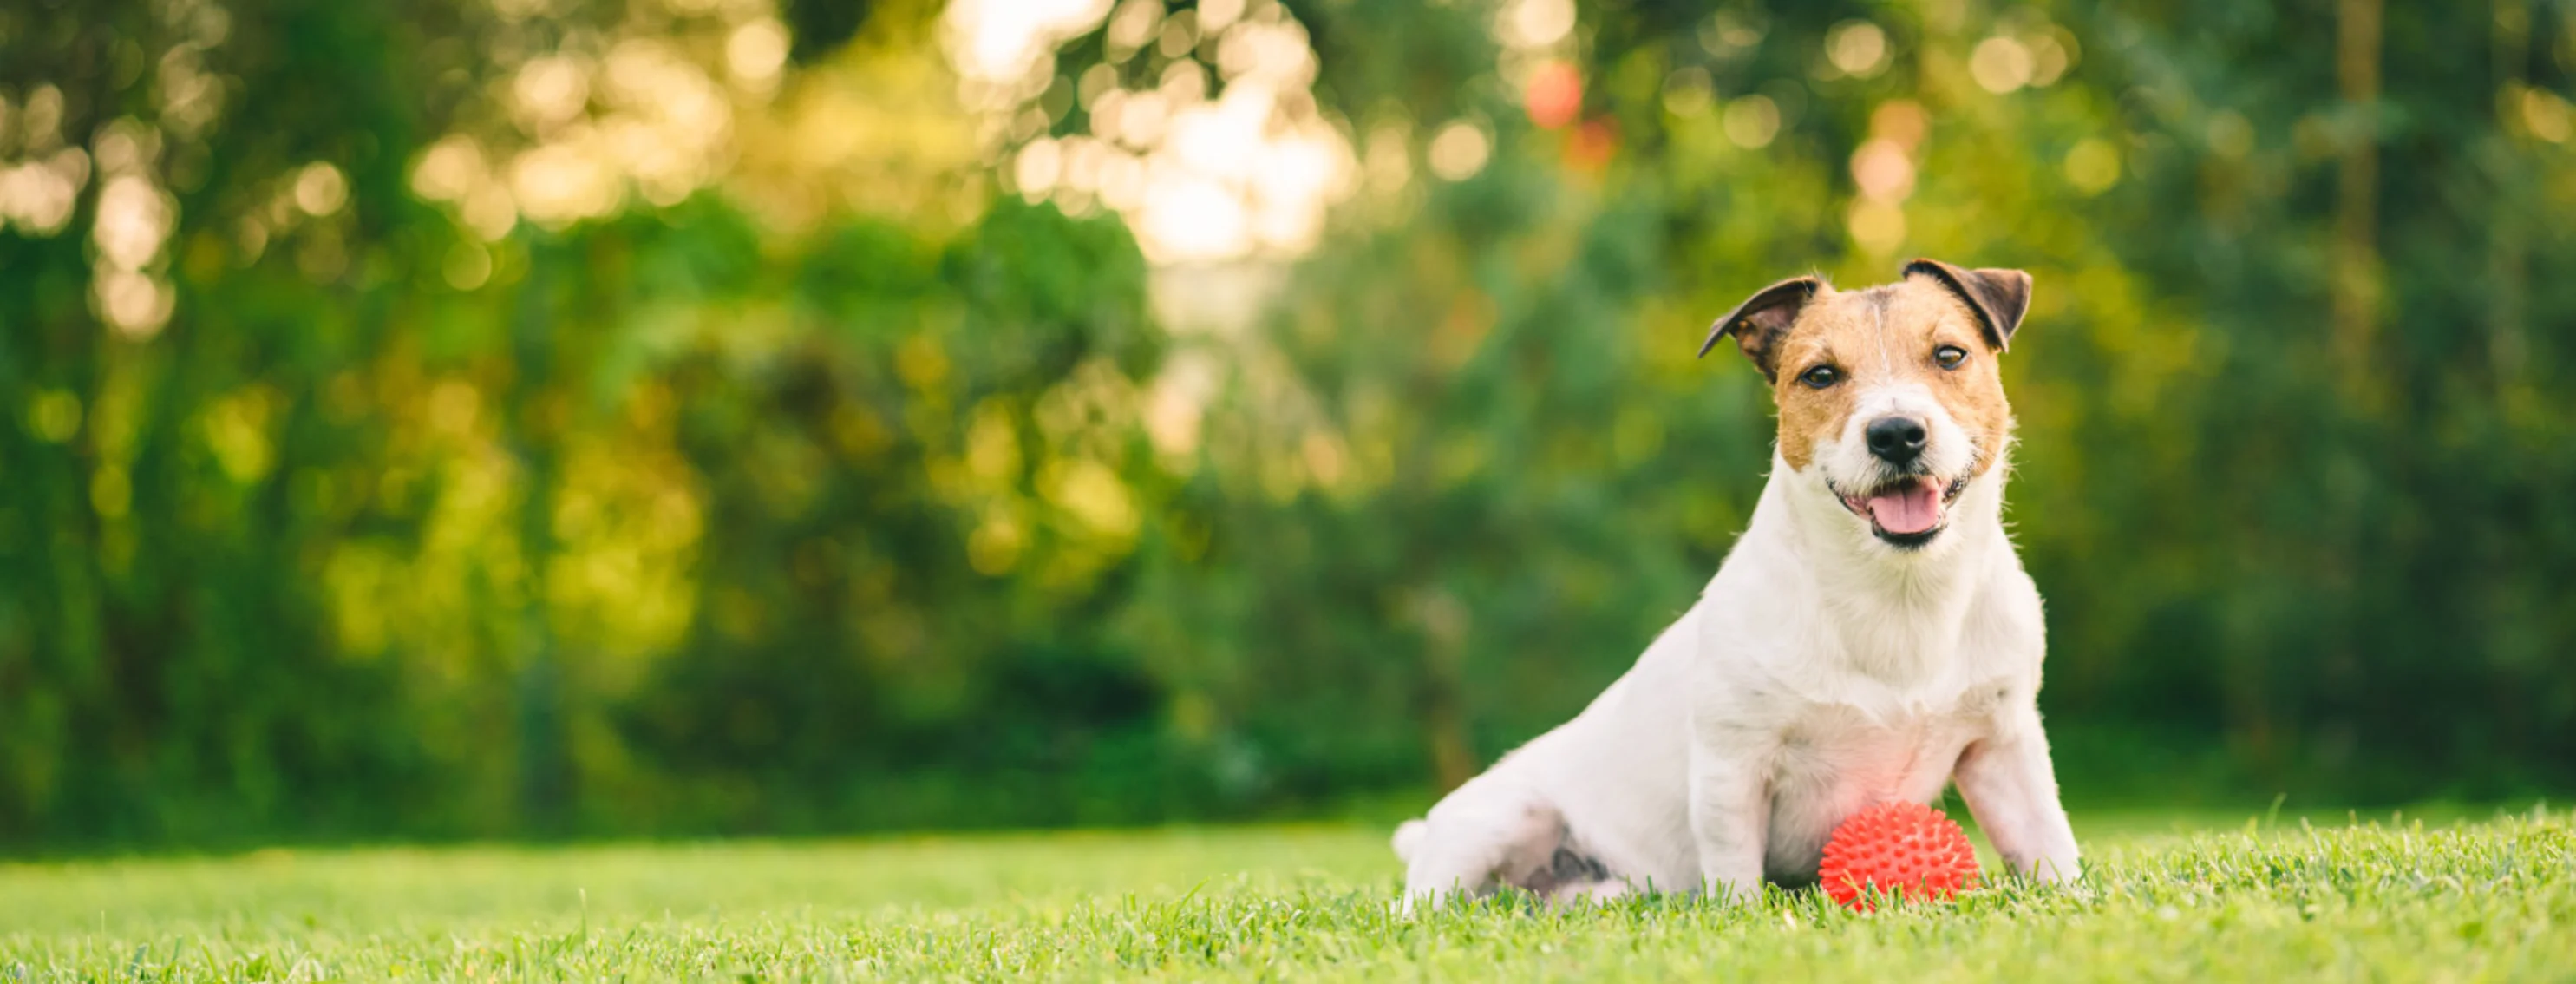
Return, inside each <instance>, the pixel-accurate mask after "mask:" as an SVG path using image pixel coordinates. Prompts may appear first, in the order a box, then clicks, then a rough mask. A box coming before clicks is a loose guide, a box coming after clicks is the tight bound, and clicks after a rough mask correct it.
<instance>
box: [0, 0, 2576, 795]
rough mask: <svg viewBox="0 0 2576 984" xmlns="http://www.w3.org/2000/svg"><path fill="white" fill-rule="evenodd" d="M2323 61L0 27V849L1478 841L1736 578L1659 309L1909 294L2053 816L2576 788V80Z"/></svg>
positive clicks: (2572, 47)
mask: <svg viewBox="0 0 2576 984" xmlns="http://www.w3.org/2000/svg"><path fill="white" fill-rule="evenodd" d="M2314 6H2315V9H2306V8H2281V9H2272V8H2263V7H2259V6H2258V7H2247V6H2244V5H2234V4H2211V3H2187V2H2186V3H2149V4H2121V5H2110V4H2092V3H2080V2H2069V3H2051V4H2041V5H2035V6H1996V5H1987V4H1978V3H1969V2H1965V0H1936V2H1929V3H1902V4H1899V3H1851V4H1840V5H1823V6H1817V5H1790V4H1780V5H1773V6H1762V5H1756V4H1734V5H1728V6H1723V7H1720V8H1717V9H1714V10H1710V9H1703V8H1701V7H1699V6H1697V5H1675V4H1655V3H1643V2H1638V3H1626V4H1619V3H1587V4H1584V5H1581V6H1580V7H1577V6H1575V5H1571V4H1568V3H1564V2H1561V0H1508V2H1503V3H1499V4H1488V3H1483V2H1463V0H1462V2H1459V3H1455V4H1447V5H1440V4H1433V5H1403V4H1395V5H1379V4H1343V3H1331V2H1307V0H1296V2H1290V3H1287V4H1286V5H1285V6H1281V5H1279V4H1276V3H1272V2H1267V0H1256V2H1251V3H1245V2H1242V0H1206V2H1202V3H1198V4H1192V5H1175V6H1173V7H1172V8H1169V9H1166V8H1165V7H1164V6H1163V5H1162V3H1161V2H1160V0H1126V2H1124V3H1121V4H1118V5H1116V6H1114V7H1112V6H1108V5H1105V4H1103V5H1087V4H1083V3H1069V4H1059V5H1037V6H1032V7H1025V8H1022V7H997V6H994V5H992V4H989V3H975V2H965V0H961V2H960V3H958V4H956V5H954V6H950V7H946V8H941V7H938V6H935V5H932V4H928V3H924V2H918V0H916V2H897V0H885V2H876V3H869V4H862V5H857V6H854V7H851V8H849V9H847V10H834V9H827V8H826V6H825V5H820V4H799V5H796V6H795V7H792V8H788V9H783V10H782V9H778V8H775V7H773V6H772V5H771V4H769V3H767V2H765V0H634V2H632V3H628V4H624V5H601V6H585V5H570V4H561V3H550V2H546V0H493V2H490V3H485V2H482V0H472V2H426V0H424V2H411V3H399V4H387V5H344V6H328V5H309V4H294V3H275V2H256V0H254V2H237V3H232V4H220V3H216V2H213V0H153V2H150V3H141V2H133V3H124V2H108V3H82V4H72V3H64V2H43V0H40V2H37V3H34V4H24V5H20V6H19V7H17V8H12V9H11V10H8V11H0V223H5V225H0V490H5V493H4V494H0V841H5V842H8V843H13V844H18V845H22V846H23V845H36V844H49V843H50V844H68V843H82V842H102V841H119V842H220V841H231V840H250V839H268V838H281V837H285V838H308V837H348V836H432V837H436V836H491V835H532V836H544V835H559V834H596V833H676V832H706V831H764V832H798V831H822V830H847V829H857V828H887V827H929V826H953V825H982V826H991V825H1022V824H1063V823H1134V822H1151V821H1157V820H1166V819H1174V818H1209V817H1240V816H1253V815H1262V814H1269V813H1277V812H1281V811H1298V810H1311V809H1317V808H1322V807H1325V806H1329V805H1330V804H1333V803H1336V802H1339V801H1342V800H1345V799H1347V798H1350V797H1354V796H1363V795H1374V794H1382V793H1390V792H1392V793H1396V794H1399V795H1403V794H1418V793H1419V792H1420V791H1423V790H1426V789H1429V788H1432V787H1437V786H1440V785H1444V784H1448V783H1454V782H1456V781H1458V780H1460V779H1461V778H1463V777H1464V776H1466V775H1468V774H1471V773H1472V772H1473V771H1474V770H1475V769H1476V768H1478V767H1479V766H1480V765H1481V764H1483V763H1485V762H1488V761H1490V760H1491V759H1492V758H1494V757H1495V756H1496V755H1498V754H1500V753H1501V752H1503V751H1505V750H1507V749H1508V748H1509V747H1511V746H1512V745H1513V744H1515V743H1517V742H1519V741H1522V740H1525V739H1526V738H1528V737H1529V736H1531V735H1533V734H1535V733H1537V732H1538V731H1539V730H1541V729H1544V728H1545V727H1547V726H1549V725H1551V724H1553V723H1555V722H1556V721H1558V720H1561V719H1562V718H1564V717H1565V716H1567V715H1569V714H1571V713H1572V712H1574V711H1575V710H1577V709H1579V708H1580V707H1581V706H1582V705H1583V704H1584V703H1585V702H1586V701H1588V700H1589V699H1590V697H1591V696H1592V695H1593V694H1594V693H1596V692H1597V691H1598V690H1599V689H1600V687H1601V686H1603V685H1604V684H1606V683H1607V682H1608V681H1609V680H1610V679H1611V678H1612V677H1614V676H1615V675H1616V674H1617V673H1618V672H1620V671H1621V670H1622V669H1624V668H1625V666H1626V665H1627V663H1628V662H1629V661H1630V660H1632V659H1633V658H1634V656H1635V654H1636V653H1637V652H1638V651H1639V650H1640V649H1641V648H1642V647H1643V646H1644V645H1645V643H1646V642H1648V641H1649V640H1650V639H1651V638H1652V637H1653V635H1654V633H1656V632H1658V631H1660V630H1661V628H1662V627H1663V626H1664V625H1665V624H1667V623H1668V622H1669V620H1670V619H1671V618H1672V617H1673V616H1674V615H1676V614H1677V613H1679V612H1680V611H1681V610H1682V609H1683V608H1685V607H1686V606H1687V605H1688V604H1689V603H1690V602H1691V600H1692V597H1693V593H1694V591H1695V590H1696V588H1697V587H1698V585H1699V584H1700V583H1702V582H1703V581H1704V580H1705V578H1706V577H1707V576H1708V574H1709V572H1711V571H1712V570H1714V568H1715V566H1716V564H1717V563H1718V562H1719V560H1720V559H1722V557H1723V556H1724V554H1725V551H1726V549H1727V547H1728V545H1729V544H1730V543H1731V541H1732V538H1733V537H1734V535H1735V534H1736V532H1737V531H1738V530H1740V528H1741V527H1742V525H1743V522H1744V521H1745V518H1746V514H1747V512H1748V511H1749V509H1750V506H1751V503H1752V501H1753V498H1754V495H1755V493H1756V491H1757V490H1758V488H1759V483H1760V481H1761V474H1760V473H1761V471H1762V469H1763V468H1764V466H1765V462H1766V459H1767V441H1768V439H1769V427H1770V424H1769V417H1768V412H1767V402H1768V396H1767V393H1766V392H1765V391H1764V390H1763V388H1762V386H1761V382H1760V379H1759V378H1758V376H1756V375H1755V374H1754V373H1752V372H1751V371H1749V370H1748V369H1746V368H1745V367H1743V366H1741V365H1739V364H1736V363H1735V361H1734V360H1731V359H1716V358H1712V359H1710V360H1708V361H1706V362H1701V361H1696V360H1694V359H1693V358H1692V357H1691V354H1690V353H1691V350H1692V349H1693V348H1694V347H1695V346H1696V344H1697V343H1698V341H1699V338H1700V336H1701V335H1702V333H1703V332H1704V331H1705V327H1706V321H1707V319H1708V317H1710V316H1711V315H1713V314H1714V313H1716V312H1719V311H1723V310H1725V309H1727V308H1728V307H1729V306H1730V305H1731V304H1732V303H1734V301H1736V300H1737V299H1738V298H1739V297H1740V296H1741V295H1742V294H1744V293H1746V292H1749V291H1750V290H1752V289H1754V288H1756V287H1758V286H1760V285H1761V284H1764V283H1767V282H1769V281H1771V280H1773V279H1776V278H1778V277H1780V276H1784V275H1787V274H1790V273H1794V272H1798V271H1801V270H1805V269H1811V268H1812V269H1821V270H1824V271H1826V272H1828V273H1831V274H1834V275H1836V276H1838V277H1839V278H1841V279H1843V280H1845V281H1848V282H1854V283H1866V282H1875V281H1879V280H1883V279H1886V278H1887V277H1889V276H1892V275H1893V273H1894V271H1895V269H1896V268H1897V266H1898V265H1899V264H1900V263H1901V262H1902V260H1903V259H1904V258H1905V257H1908V256H1912V255H1918V254H1920V255H1935V256H1941V257H1946V258H1950V259H1954V260H1959V261H1962V262H1973V263H1977V264H1981V265H2015V266H2021V267H2024V268H2026V269H2029V270H2031V271H2032V272H2033V273H2034V275H2035V276H2036V277H2037V280H2038V285H2039V286H2038V299H2037V302H2036V307H2035V309H2034V312H2033V315H2032V317H2031V322H2030V329H2029V331H2027V332H2026V333H2025V334H2024V335H2023V336H2021V337H2020V338H2018V339H2017V341H2021V342H2022V344H2019V345H2016V346H2015V349H2014V351H2013V352H2012V353H2011V354H2010V355H2009V356H2008V357H2007V364H2008V369H2009V372H2008V374H2009V376H2010V377H2011V382H2010V386H2011V391H2012V394H2013V397H2014V400H2015V405H2016V408H2017V409H2018V411H2019V413H2020V416H2021V420H2022V427H2021V447H2020V450H2019V452H2018V454H2017V457H2016V465H2017V466H2018V474H2019V478H2018V480H2017V482H2016V485H2015V490H2014V494H2013V498H2014V502H2015V506H2014V509H2013V512H2012V519H2013V521H2014V523H2015V527H2016V530H2017V536H2018V538H2019V540H2020V541H2021V543H2022V546H2023V550H2024V556H2025V559H2026V560H2027V562H2028V564H2029V566H2030V567H2031V568H2032V569H2033V572H2034V574H2035V575H2036V576H2037V577H2038V579H2039V581H2040V583H2041V585H2042V587H2043V589H2044V590H2045V591H2046V593H2047V594H2048V596H2049V598H2050V603H2051V607H2050V611H2049V617H2050V623H2051V638H2052V641H2053V643H2054V647H2053V648H2054V653H2053V655H2052V662H2051V671H2050V686H2049V689H2048V691H2047V693H2046V695H2045V697H2044V702H2045V705H2046V709H2047V710H2048V712H2049V713H2050V715H2051V722H2052V731H2053V733H2054V734H2055V735H2056V736H2057V740H2058V743H2059V745H2060V746H2061V749H2060V759H2061V770H2062V771H2063V773H2064V780H2065V784H2066V786H2067V787H2068V789H2069V791H2070V794H2071V795H2073V796H2076V797H2078V798H2093V799H2131V800H2137V799H2153V800H2157V801H2171V800H2175V799H2233V798H2244V797H2268V796H2269V795H2270V794H2271V793H2273V792H2274V791H2281V790H2287V791H2293V792H2296V793H2299V794H2301V795H2313V796H2318V797H2333V798H2338V799H2347V800H2355V801H2360V800H2392V799H2393V800H2402V799H2418V798H2426V797H2435V796H2457V797H2492V796H2502V795H2511V794H2520V793H2528V792H2533V791H2546V790H2554V789H2564V788H2567V786H2568V784H2569V783H2570V782H2571V781H2576V768H2572V767H2571V765H2570V763H2576V738H2571V737H2570V736H2571V735H2576V664H2571V663H2570V662H2569V661H2567V660H2565V659H2563V658H2561V653H2562V652H2563V651H2565V650H2566V649H2568V648H2569V646H2570V644H2571V643H2576V606H2571V605H2569V604H2568V601H2569V599H2568V597H2567V594H2566V589H2565V588H2564V587H2563V586H2564V585H2566V584H2568V583H2570V575H2571V574H2576V520H2571V519H2570V516H2571V515H2576V514H2570V513H2568V512H2566V511H2563V510H2557V509H2554V508H2552V507H2551V506H2550V505H2549V501H2550V500H2549V499H2548V498H2547V496H2548V493H2547V491H2546V490H2547V489H2549V488H2553V487H2564V486H2566V485H2569V484H2571V482H2576V441H2571V438H2576V434H2571V433H2570V430H2571V425H2570V423H2569V417H2568V415H2567V413H2566V412H2565V410H2564V408H2566V407H2569V406H2576V400H2571V396H2576V394H2571V393H2570V392H2569V388H2570V381H2569V378H2568V370H2569V367H2570V366H2571V365H2576V352H2571V351H2570V350H2569V348H2568V345H2567V342H2566V340H2565V336H2566V332H2563V331H2551V330H2549V329H2548V328H2547V326H2548V325H2551V324H2564V323H2566V319H2567V318H2568V317H2569V316H2570V315H2571V314H2576V292H2571V290H2570V289H2569V288H2567V287H2565V286H2562V285H2560V284H2558V283H2557V282H2556V281H2554V280H2553V279H2552V278H2549V277H2547V276H2545V271H2547V270H2549V269H2554V268H2557V266H2559V265H2564V264H2565V263H2566V262H2567V261H2569V260H2570V259H2576V257H2571V256H2570V255H2569V254H2570V252H2571V249H2570V247H2571V243H2570V240H2569V238H2568V236H2567V235H2566V234H2565V233H2564V232H2562V231H2561V230H2562V228H2563V227H2564V226H2565V223H2561V222H2554V221H2551V220H2550V219H2549V217H2550V216H2552V215H2564V214H2567V211H2568V207H2569V204H2570V198H2571V196H2576V182H2571V180H2570V178H2571V177H2576V166H2572V165H2576V160H2571V157H2570V151H2569V148H2568V146H2567V141H2568V139H2569V137H2570V136H2571V133H2570V119H2569V108H2568V105H2567V102H2566V100H2565V98H2564V97H2563V95H2562V93H2563V92H2564V91H2565V89H2566V85H2567V70H2568V66H2569V65H2570V63H2571V59H2576V22H2571V21H2570V20H2569V19H2568V18H2567V17H2566V16H2565V13H2564V12H2563V11H2561V10H2559V9H2557V8H2555V7H2548V6H2536V5H2524V4H2521V3H2519V2H2512V0H2499V2H2498V3H2496V4H2493V5H2491V6H2489V7H2481V8H2478V9H2476V10H2468V9H2455V8H2453V7H2449V6H2439V5H2429V4H2425V5H2406V6H2390V7H2383V4H2382V3H2381V0H2337V2H2336V3H2334V4H2331V5H2325V4H2320V5H2314ZM1059 8H1061V9H1059ZM979 12H980V13H979ZM2319 25H2331V26H2332V29H2331V30H2327V29H2323V28H2321V27H2320V26H2319ZM1140 107H1142V108H1140ZM1229 114H1234V115H1229ZM1226 126H1234V127H1236V128H1235V129H1225V127H1226ZM1210 134H1215V135H1217V136H1214V137H1211V136H1209V135H1210ZM1220 137H1221V138H1222V139H1219V138H1220ZM1210 141H1214V142H1210ZM1226 168H1234V169H1235V170H1225V169H1226ZM1194 169H1195V170H1194ZM1211 169H1213V170H1211ZM1211 189H1213V190H1211ZM1292 193H1293V194H1292ZM1193 195H1195V196H1196V197H1192V196H1193ZM1300 196H1302V197H1300ZM1326 206H1329V207H1326ZM1131 230H1133V231H1131ZM2550 407H2559V408H2561V409H2560V410H2557V411H2552V410H2550V409H2549V408H2550Z"/></svg>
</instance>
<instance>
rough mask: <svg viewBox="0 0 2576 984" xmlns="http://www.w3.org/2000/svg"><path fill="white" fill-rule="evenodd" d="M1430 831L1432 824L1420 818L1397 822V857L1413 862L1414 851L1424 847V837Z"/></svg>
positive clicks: (1399, 859)
mask: <svg viewBox="0 0 2576 984" xmlns="http://www.w3.org/2000/svg"><path fill="white" fill-rule="evenodd" d="M1430 832H1431V825H1430V824H1428V823H1425V822H1423V821H1420V820H1407V821H1405V822H1403V823H1401V824H1397V825H1396V828H1395V840H1394V843H1395V859H1396V860H1398V861H1402V862H1404V863H1406V864H1412V863H1413V852H1415V851H1417V850H1420V849H1421V848H1422V838H1423V836H1424V835H1426V834H1429V833H1430Z"/></svg>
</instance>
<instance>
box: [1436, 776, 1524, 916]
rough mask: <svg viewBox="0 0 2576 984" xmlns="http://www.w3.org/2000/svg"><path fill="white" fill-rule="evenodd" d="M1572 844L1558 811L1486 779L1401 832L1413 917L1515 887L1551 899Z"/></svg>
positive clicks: (1519, 790) (1460, 791) (1516, 789)
mask: <svg viewBox="0 0 2576 984" xmlns="http://www.w3.org/2000/svg"><path fill="white" fill-rule="evenodd" d="M1480 783H1481V786H1480ZM1415 823H1418V824H1420V825H1421V826H1418V827H1417V826H1414V824H1415ZM1565 843H1566V831H1565V819H1564V817H1563V816H1561V815H1560V814H1558V812H1557V810H1556V807H1555V805H1553V804H1551V803H1549V802H1547V800H1546V799H1545V798H1544V797H1541V796H1539V795H1538V794H1537V793H1536V792H1534V791H1532V790H1528V789H1524V788H1520V787H1517V786H1512V785H1507V784H1503V783H1495V782H1485V781H1483V779H1482V778H1481V777H1480V779H1479V780H1478V781H1477V782H1470V783H1468V784H1467V785H1466V786H1462V787H1460V788H1459V789H1458V791H1457V792H1454V793H1451V794H1450V795H1449V798H1448V799H1445V800H1442V801H1440V805H1439V806H1438V807H1435V808H1433V809H1432V811H1431V815H1430V816H1429V817H1426V818H1424V819H1423V820H1419V821H1414V822H1413V823H1408V824H1406V825H1405V826H1404V827H1403V828H1400V829H1399V830H1398V831H1397V833H1396V848H1397V853H1398V854H1399V855H1400V856H1402V857H1403V859H1404V861H1405V872H1404V908H1405V911H1407V912H1411V911H1413V909H1414V908H1415V907H1416V906H1417V905H1421V904H1428V905H1430V906H1432V907H1434V908H1437V907H1438V906H1439V905H1440V903H1441V902H1442V901H1444V900H1445V899H1447V898H1448V897H1450V896H1466V897H1471V898H1472V897H1480V896H1485V895H1491V894H1493V893H1494V892H1495V891H1496V890H1498V889H1501V888H1503V887H1504V886H1507V885H1508V886H1517V887H1521V888H1528V889H1532V890H1535V891H1539V892H1541V893H1542V894H1544V893H1547V892H1548V891H1549V890H1550V889H1551V888H1552V887H1554V885H1555V883H1556V880H1557V879H1556V873H1555V868H1556V867H1557V855H1558V853H1559V852H1560V851H1562V850H1563V849H1564V847H1565Z"/></svg>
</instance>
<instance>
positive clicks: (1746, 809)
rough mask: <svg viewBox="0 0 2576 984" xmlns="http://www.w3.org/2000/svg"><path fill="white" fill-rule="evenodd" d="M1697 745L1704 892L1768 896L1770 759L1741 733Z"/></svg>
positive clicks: (1694, 818)
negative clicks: (1764, 862)
mask: <svg viewBox="0 0 2576 984" xmlns="http://www.w3.org/2000/svg"><path fill="white" fill-rule="evenodd" d="M1723 737H1727V738H1730V739H1733V740H1728V741H1721V742H1711V741H1710V740H1709V738H1710V736H1709V735H1708V734H1706V733H1705V731H1704V730H1703V733H1702V734H1700V735H1699V736H1698V740H1695V741H1693V742H1692V743H1691V746H1692V747H1691V771H1690V823H1691V840H1692V842H1693V844H1694V846H1696V847H1697V848H1698V850H1699V873H1700V888H1701V890H1702V891H1704V892H1706V893H1707V894H1708V895H1709V896H1710V897H1712V898H1719V899H1727V900H1737V901H1751V900H1754V899H1758V898H1760V897H1761V896H1762V852H1763V840H1764V837H1765V835H1766V834H1767V833H1768V831H1769V828H1770V822H1771V792H1770V781H1769V779H1768V776H1767V773H1768V771H1769V765H1768V756H1767V755H1765V754H1762V753H1761V751H1760V750H1759V749H1756V748H1747V747H1744V745H1745V743H1744V742H1743V741H1741V735H1740V734H1735V735H1729V736H1723Z"/></svg>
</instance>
